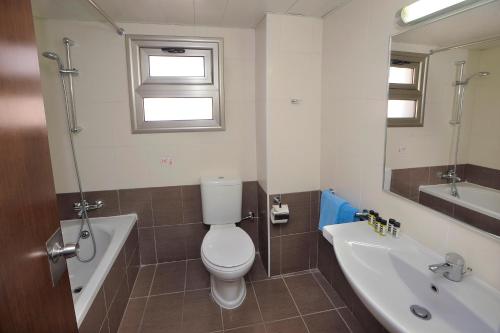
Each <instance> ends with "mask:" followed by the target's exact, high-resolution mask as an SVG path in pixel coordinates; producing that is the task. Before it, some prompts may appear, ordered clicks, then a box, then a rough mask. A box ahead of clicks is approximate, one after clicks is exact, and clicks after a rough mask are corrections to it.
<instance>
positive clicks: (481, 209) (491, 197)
mask: <svg viewBox="0 0 500 333" xmlns="http://www.w3.org/2000/svg"><path fill="white" fill-rule="evenodd" d="M419 189H420V191H421V192H424V193H427V194H430V195H433V196H435V197H438V198H441V199H443V200H446V201H449V202H452V203H454V204H456V205H459V206H462V207H465V208H468V209H471V210H474V211H476V212H478V213H482V214H484V215H488V216H490V217H493V218H495V219H498V220H500V191H498V190H495V189H492V188H489V187H484V186H480V185H476V184H472V183H467V182H463V183H457V189H458V194H459V196H460V197H458V198H457V197H454V196H452V195H451V185H450V184H441V185H422V186H420V187H419Z"/></svg>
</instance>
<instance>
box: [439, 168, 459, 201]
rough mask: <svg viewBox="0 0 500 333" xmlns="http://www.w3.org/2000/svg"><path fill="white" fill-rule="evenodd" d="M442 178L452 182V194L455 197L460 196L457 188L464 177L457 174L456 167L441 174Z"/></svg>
mask: <svg viewBox="0 0 500 333" xmlns="http://www.w3.org/2000/svg"><path fill="white" fill-rule="evenodd" d="M441 179H446V180H448V181H449V182H450V184H451V195H452V196H454V197H457V198H458V197H460V196H459V194H458V189H457V183H458V182H461V181H462V179H460V177H458V176H457V172H456V171H455V169H450V170H448V171H447V172H446V173H443V174H442V175H441Z"/></svg>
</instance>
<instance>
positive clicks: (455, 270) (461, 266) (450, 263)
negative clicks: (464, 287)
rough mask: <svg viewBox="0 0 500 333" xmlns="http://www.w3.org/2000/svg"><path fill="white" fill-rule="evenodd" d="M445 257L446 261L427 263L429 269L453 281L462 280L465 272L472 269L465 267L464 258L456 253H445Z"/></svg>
mask: <svg viewBox="0 0 500 333" xmlns="http://www.w3.org/2000/svg"><path fill="white" fill-rule="evenodd" d="M445 259H446V262H445V263H443V264H434V265H429V270H430V271H431V272H433V273H435V274H441V275H443V276H444V277H445V278H447V279H448V280H450V281H454V282H460V281H462V279H463V277H464V275H465V273H467V272H470V271H472V269H470V268H466V267H465V260H464V258H463V257H462V256H461V255H459V254H458V253H454V252H450V253H447V254H446V257H445Z"/></svg>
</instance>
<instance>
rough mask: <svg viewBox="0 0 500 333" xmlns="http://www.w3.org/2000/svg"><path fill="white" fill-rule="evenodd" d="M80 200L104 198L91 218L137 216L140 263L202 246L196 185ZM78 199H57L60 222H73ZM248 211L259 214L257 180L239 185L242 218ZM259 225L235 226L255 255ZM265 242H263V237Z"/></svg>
mask: <svg viewBox="0 0 500 333" xmlns="http://www.w3.org/2000/svg"><path fill="white" fill-rule="evenodd" d="M85 196H86V198H87V201H89V202H92V201H95V200H103V201H104V204H105V205H104V207H103V208H102V209H99V210H95V211H92V212H90V214H89V215H90V216H91V217H98V216H112V215H119V214H129V213H136V214H137V215H138V228H139V230H138V235H137V237H138V242H139V247H140V251H139V253H138V255H139V257H140V261H141V263H142V264H143V265H147V264H154V263H161V262H169V261H175V260H184V259H197V258H200V247H201V242H202V240H203V237H204V236H205V234H206V232H207V231H208V227H206V226H204V225H203V224H202V221H203V216H202V206H201V189H200V185H184V186H170V187H154V188H136V189H119V190H109V191H94V192H87V193H85ZM79 197H80V195H79V193H60V194H58V195H57V198H58V207H59V215H60V219H61V220H66V219H74V218H77V215H76V213H75V212H74V211H73V209H72V207H73V203H74V202H77V201H79ZM249 211H252V212H254V213H255V214H256V215H257V216H258V214H257V212H258V184H257V182H256V181H245V182H243V202H242V216H246V215H247V214H248V212H249ZM259 225H260V223H259V219H258V218H255V219H253V220H247V221H244V222H241V223H240V224H239V226H240V227H241V228H242V229H243V230H245V231H246V232H247V233H248V234H249V235H250V237H251V238H252V241H253V242H254V244H255V247H256V249H257V251H259V250H260V238H261V237H260V236H259ZM266 231H267V228H266ZM174 236H175V237H174ZM264 243H265V244H267V238H266V241H265V242H264ZM266 258H267V256H266Z"/></svg>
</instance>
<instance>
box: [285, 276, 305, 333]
mask: <svg viewBox="0 0 500 333" xmlns="http://www.w3.org/2000/svg"><path fill="white" fill-rule="evenodd" d="M281 279H282V280H283V283H284V284H285V287H286V290H287V291H288V294H289V295H290V297H291V298H292V302H293V304H294V305H295V308H296V309H297V312H298V314H299V316H300V320H302V323H303V324H304V326H305V327H306V330H307V332H308V333H311V332H310V331H309V327H307V324H306V321H305V320H304V318H303V317H302V313H301V312H300V310H299V307H298V305H297V302H295V298H293V295H292V292H291V291H290V288H288V285H287V284H286V281H285V279H284V278H283V277H282V278H281Z"/></svg>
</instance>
